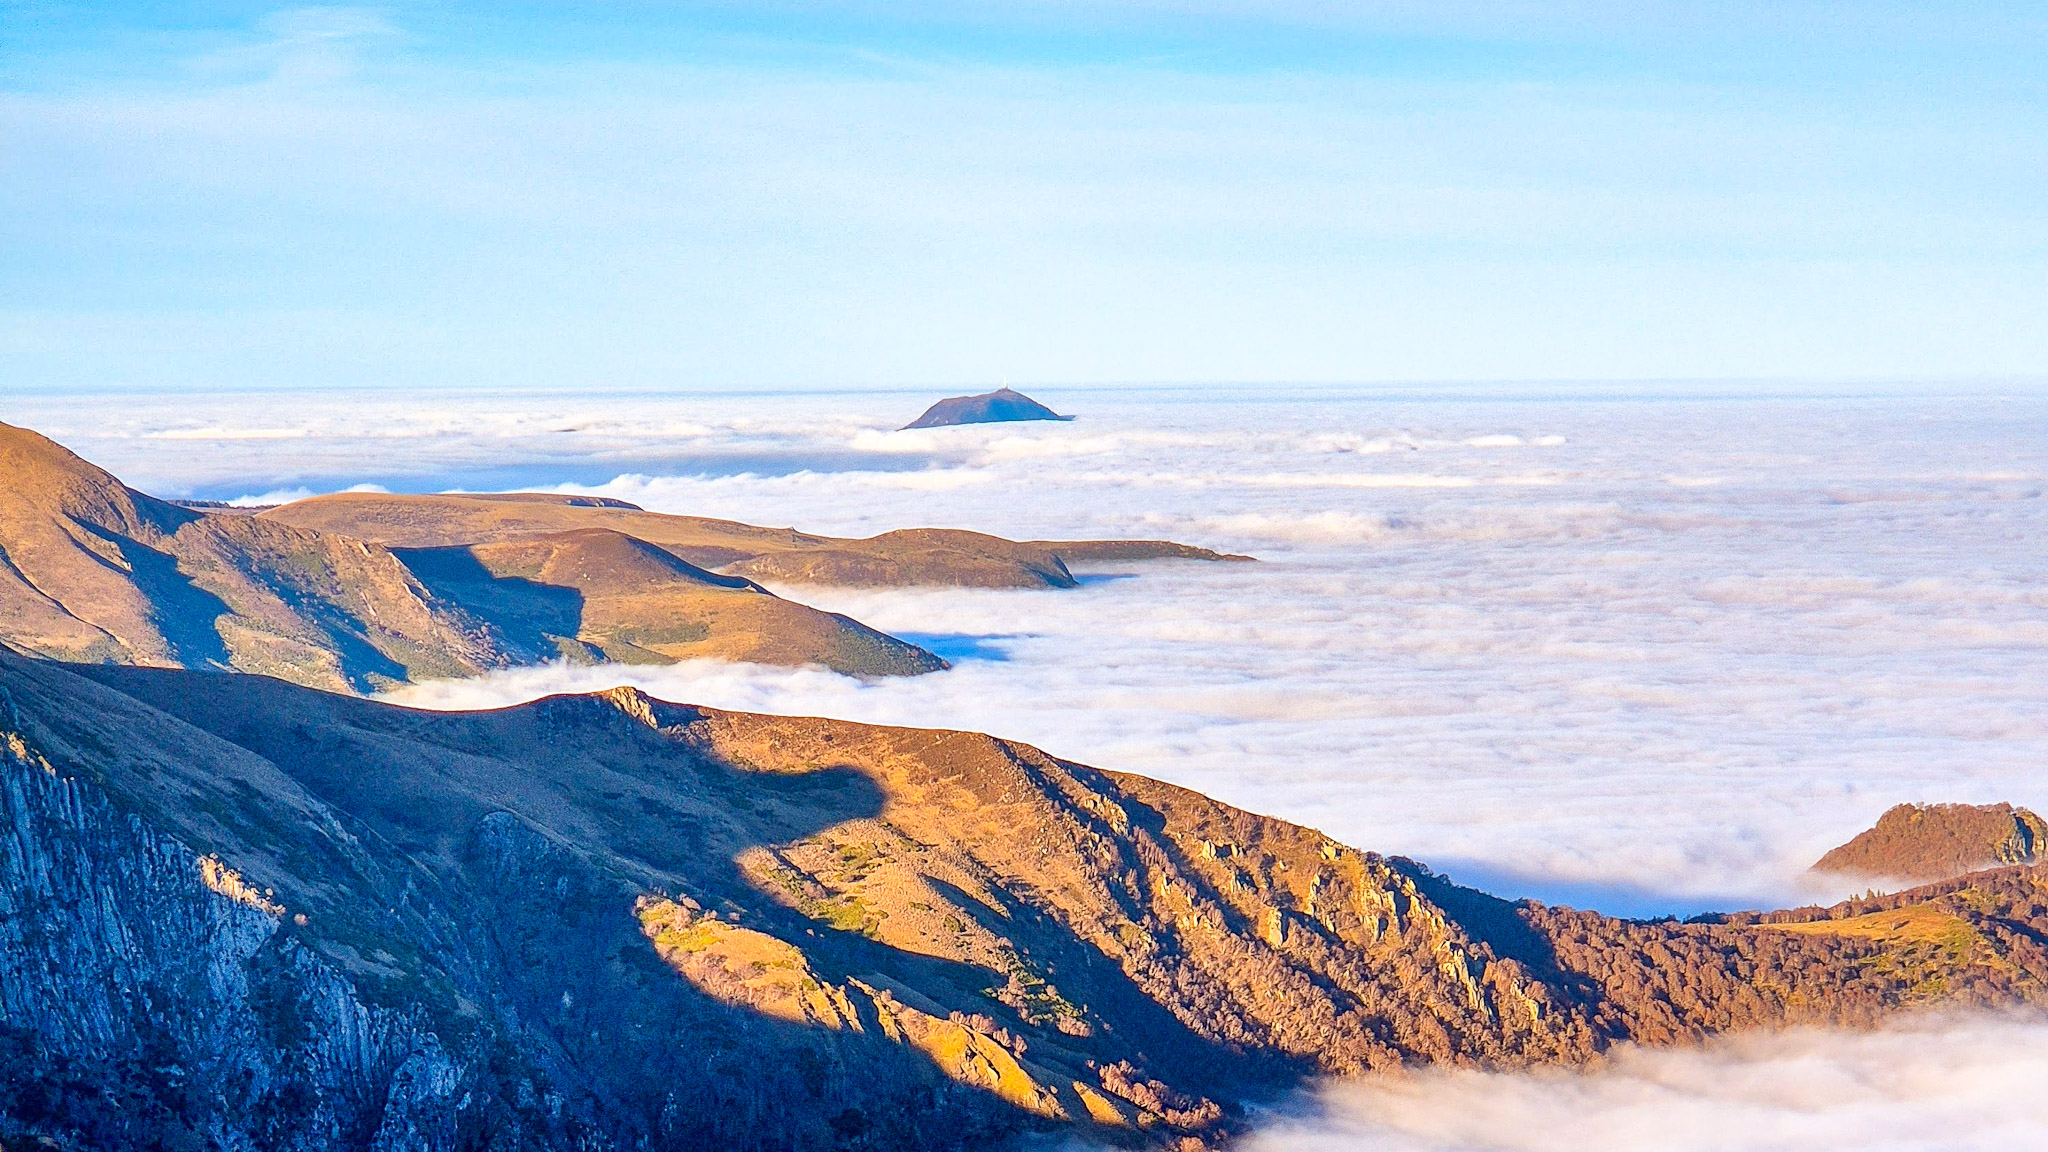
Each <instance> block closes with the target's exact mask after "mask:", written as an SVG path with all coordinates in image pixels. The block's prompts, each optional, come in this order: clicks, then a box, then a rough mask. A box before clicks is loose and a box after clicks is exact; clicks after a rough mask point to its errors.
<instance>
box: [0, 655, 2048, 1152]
mask: <svg viewBox="0 0 2048 1152" xmlns="http://www.w3.org/2000/svg"><path fill="white" fill-rule="evenodd" d="M0 809H4V811H0V912H4V915H0V933H4V934H5V935H4V939H0V1140H6V1141H8V1142H9V1146H12V1145H13V1143H14V1142H21V1141H27V1140H43V1141H47V1142H48V1143H49V1145H51V1146H55V1147H62V1148H96V1147H112V1146H135V1147H140V1146H149V1147H163V1148H183V1147H193V1148H197V1147H220V1148H250V1149H255V1148H262V1149H316V1148H317V1149H330V1148H333V1149H339V1148H378V1149H386V1148H388V1149H398V1148H405V1149H443V1148H446V1149H455V1148H463V1149H500V1148H502V1149H512V1148H522V1149H526V1148H537V1149H556V1148H560V1149H568V1148H576V1149H627V1148H636V1149H637V1148H650V1149H651V1148H675V1149H684V1148H688V1149H699V1148H702V1149H713V1148H716V1149H764V1150H765V1149H785V1148H871V1149H884V1148H886V1149H927V1148H932V1149H936V1148H969V1147H986V1146H988V1145H990V1144H991V1143H993V1142H996V1141H1000V1140H1003V1139H1006V1138H1009V1137H1012V1136H1017V1135H1021V1134H1028V1133H1033V1132H1057V1131H1061V1130H1079V1131H1083V1132H1085V1133H1087V1134H1088V1136H1089V1137H1090V1138H1091V1139H1095V1140H1099V1141H1102V1142H1106V1143H1109V1144H1121V1145H1127V1146H1132V1147H1140V1146H1143V1147H1176V1146H1177V1147H1196V1146H1203V1145H1212V1146H1213V1145H1219V1144H1222V1143H1226V1142H1227V1141H1228V1140H1229V1139H1230V1138H1231V1136H1232V1135H1233V1134H1234V1133H1236V1132H1238V1131H1240V1130H1241V1129H1242V1127H1243V1125H1244V1123H1245V1117H1246V1112H1245V1108H1246V1107H1247V1106H1248V1105H1252V1104H1256V1103H1257V1102H1259V1101H1262V1100H1270V1099H1272V1098H1274V1097H1275V1096H1276V1095H1278V1094H1280V1093H1284V1092H1286V1091H1287V1090H1289V1089H1290V1088H1292V1087H1293V1086H1295V1085H1297V1084H1299V1083H1300V1082H1302V1080H1303V1079H1304V1078H1305V1077H1309V1076H1314V1075H1322V1074H1338V1075H1348V1074H1359V1073H1367V1072H1371V1071H1374V1070H1383V1069H1389V1068H1394V1067H1397V1066H1402V1065H1410V1064H1426V1063H1444V1064H1452V1065H1460V1066H1475V1067H1524V1066H1533V1065H1549V1064H1566V1065H1568V1064H1577V1063H1582V1062H1585V1061H1588V1060H1593V1059H1597V1058H1598V1056H1599V1054H1600V1053H1601V1052H1603V1051H1604V1050H1606V1049H1607V1048H1609V1047H1610V1046H1612V1045H1614V1044H1616V1043H1619V1042H1623V1041H1631V1040H1633V1041H1640V1042H1646V1043H1688V1042H1694V1041H1697V1040H1699V1039H1702V1038H1704V1037H1707V1036H1710V1035H1713V1034H1715V1033H1719V1032H1724V1031H1728V1030H1733V1029H1740V1028H1753V1027H1768V1026H1774V1025H1783V1024H1789V1023H1827V1024H1840V1025H1852V1026H1853V1025H1863V1024H1868V1023H1872V1022H1874V1021H1877V1020H1879V1019H1882V1018H1883V1017H1884V1016H1886V1015H1887V1014H1889V1013H1892V1012H1896V1011H1899V1010H1902V1009H1908V1008H1915V1007H1924V1006H1930V1005H1944V1004H1957V1005H2004V1004H2018V1003H2040V1002H2042V1001H2043V1000H2044V998H2048V988H2044V983H2043V981H2044V979H2048V885H2044V883H2043V881H2042V877H2041V875H2040V874H2039V872H2038V871H2037V870H2036V869H2034V868H2031V867H2019V866H2016V867H2006V868H2001V869H1996V870H1992V871H1987V872H1980V873H1976V874H1973V875H1971V876H1968V877H1965V878H1962V879H1956V880H1948V881H1944V882H1942V883H1940V884H1937V885H1933V886H1930V887H1926V888H1921V889H1916V890H1914V891H1911V892H1906V893H1901V894H1898V895H1895V896H1889V897H1883V898H1875V899H1869V900H1862V901H1852V902H1847V903H1844V904H1841V905H1837V906H1835V907H1833V908H1825V909H1822V908H1809V909H1799V910H1792V911H1785V912H1775V913H1750V914H1740V915H1731V916H1724V917H1715V918H1707V919H1702V920H1700V921H1698V922H1692V923H1677V922H1671V921H1659V922H1640V921H1626V920H1617V919H1613V918H1610V917H1605V916H1600V915H1597V914H1594V913H1588V912H1578V911H1574V910H1571V909H1566V908H1553V907H1545V906H1542V905H1538V904H1534V903H1529V902H1521V903H1510V902H1507V901H1503V900H1498V899H1495V898H1493V897H1490V896H1487V895H1485V894H1483V893H1480V892H1477V891H1474V890H1471V889H1468V888H1464V887H1460V886H1458V885H1456V884H1454V883H1451V882H1450V881H1448V880H1446V879H1444V878H1443V877H1441V876H1438V875H1436V874H1434V873H1432V872H1431V871H1430V870H1429V869H1428V868H1426V867H1424V866H1422V865H1420V864H1417V863H1415V862H1412V861H1408V860H1404V859H1399V858H1389V857H1383V856H1380V855H1376V854H1374V853H1371V852H1364V851H1358V850H1355V849H1353V848H1350V847H1347V846H1344V845H1341V844H1338V843H1335V842H1333V841H1331V840H1330V839H1329V838H1327V837H1325V836H1323V835H1321V834H1320V833H1317V832H1315V831H1313V830H1311V829H1307V828H1302V827H1299V826H1296V825H1292V824H1288V823H1286V822H1284V821H1280V820H1275V819H1270V818H1266V817H1262V816H1258V815H1254V814H1252V813H1248V812H1244V811H1241V810H1238V809H1234V808H1231V807H1229V806H1227V805H1224V804H1220V803H1217V802H1215V801H1213V800H1209V799H1207V798H1205V797H1203V796H1200V795H1198V794H1195V793H1192V792H1189V791H1186V790H1184V789H1180V788H1175V787H1172V786H1169V785H1166V784H1162V783H1159V782H1156V781H1152V780H1148V779H1145V778H1143V777H1137V776H1130V775H1125V774H1120V773H1115V772H1105V771H1101V770H1097V769H1094V768H1089V767H1086V766H1084V765H1080V764H1075V763H1071V762H1067V761H1062V760H1059V759H1057V758H1055V757H1052V756H1048V755H1046V754H1045V753H1043V752H1040V751H1038V750H1036V749H1034V748H1030V747H1027V746H1024V745H1020V744H1015V743H1012V742H1008V741H1003V740H998V739H994V738H991V737H988V736H982V735H978V734H974V733H967V732H950V731H936V730H922V729H909V728H882V727H873V726H866V725H860V724H852V723H844V722H838V721H830V720H816V719H802V718H789V717H773V716H758V715H747V714H741V713H730V712H720V711H715V710H711V709H704V708H696V707H690V706H685V705H677V704H668V703H664V702H661V701H657V700H652V699H649V698H647V697H645V696H643V695H641V694H638V693H636V692H632V691H629V690H619V691H614V692H608V693H603V694H599V695H593V696H573V697H557V698H552V699H547V700H542V701H538V702H535V703H532V704H528V705H523V706H520V707H515V708H508V709H503V710H499V711H494V712H481V713H427V712H418V711H412V710H408V709H403V708H397V707H392V706H388V705H383V704H378V703H375V702H371V701H367V700H363V699H359V698H355V697H350V696H344V695H336V694H330V693H324V692H318V691H313V690H310V689H307V688H303V687H299V686H296V685H292V684H287V683H284V682H281V681H278V680H273V679H269V678H265V677H259V676H237V675H224V674H217V673H202V672H190V671H180V670H169V669H154V668H138V667H123V666H113V665H67V664H59V663H56V662H53V661H47V660H30V659H26V658H22V657H18V656H13V655H7V654H0Z"/></svg>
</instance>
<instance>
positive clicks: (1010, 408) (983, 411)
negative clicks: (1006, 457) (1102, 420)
mask: <svg viewBox="0 0 2048 1152" xmlns="http://www.w3.org/2000/svg"><path fill="white" fill-rule="evenodd" d="M1072 419H1073V417H1072V416H1062V415H1060V414H1059V413H1057V412H1055V411H1053V410H1052V409H1050V408H1047V407H1046V406H1045V405H1043V404H1040V403H1039V402H1038V401H1036V400H1033V399H1032V398H1031V397H1029V396H1026V395H1025V394H1023V393H1022V392H1019V391H1016V390H1015V389H1013V388H1011V387H1009V386H1008V385H1004V386H1003V387H1001V388H998V389H996V390H995V391H993V392H983V393H981V394H980V395H978V396H949V397H947V398H946V399H944V400H941V401H939V402H938V403H937V404H934V405H932V406H931V407H929V408H927V409H925V410H924V415H922V416H919V417H918V418H917V419H915V420H912V421H911V422H910V423H908V424H905V425H904V426H903V428H902V430H903V431H909V430H910V429H912V428H947V427H951V426H952V425H955V424H1000V423H1007V422H1009V421H1015V420H1072Z"/></svg>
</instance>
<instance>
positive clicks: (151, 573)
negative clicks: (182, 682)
mask: <svg viewBox="0 0 2048 1152" xmlns="http://www.w3.org/2000/svg"><path fill="white" fill-rule="evenodd" d="M83 527H84V528H85V529H86V531H88V532H91V533H93V534H94V535H95V536H98V537H99V538H101V539H102V540H105V541H107V542H108V543H110V544H112V545H114V546H115V547H116V548H119V549H120V550H121V559H122V560H124V561H126V562H127V564H128V577H129V579H131V580H133V581H134V582H135V586H136V588H137V589H139V590H140V591H141V592H142V594H143V596H145V597H146V598H148V600H149V602H150V604H151V605H152V606H153V607H154V608H155V611H154V613H152V615H151V617H150V622H151V623H153V624H155V625H156V629H157V631H158V632H161V633H162V634H163V637H164V639H165V640H166V641H167V642H168V643H169V644H170V646H171V651H172V652H173V653H174V654H175V655H176V656H177V659H178V661H179V662H180V663H182V664H187V665H190V666H193V667H201V668H204V667H209V666H210V667H214V668H223V669H225V668H228V667H231V665H230V664H229V660H230V657H229V655H228V648H227V644H226V643H225V642H223V641H222V640H221V637H220V629H219V627H218V621H219V620H220V619H221V617H223V616H230V615H233V614H234V610H233V609H231V608H229V607H228V605H227V602H226V601H224V600H222V599H221V598H220V597H218V596H215V595H214V594H213V593H211V592H208V591H207V590H206V589H204V588H201V587H199V586H198V585H197V584H194V583H193V582H192V579H191V577H189V576H187V575H185V574H184V573H183V572H180V571H179V570H178V561H177V560H176V558H174V557H171V556H168V555H165V554H164V553H162V552H158V551H157V550H156V549H154V548H150V547H148V546H146V545H143V544H140V543H137V542H136V541H134V540H132V539H130V538H128V537H126V536H117V535H115V534H113V533H111V532H104V531H101V530H100V529H98V528H95V527H93V526H91V525H84V526H83Z"/></svg>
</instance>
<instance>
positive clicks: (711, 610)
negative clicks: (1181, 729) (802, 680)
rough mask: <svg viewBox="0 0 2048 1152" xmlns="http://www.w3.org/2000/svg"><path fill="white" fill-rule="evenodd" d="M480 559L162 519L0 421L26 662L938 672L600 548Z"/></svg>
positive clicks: (284, 670) (4, 579)
mask: <svg viewBox="0 0 2048 1152" xmlns="http://www.w3.org/2000/svg"><path fill="white" fill-rule="evenodd" d="M583 503H584V504H585V505H596V504H598V503H601V502H594V501H584V502H583ZM501 553H502V554H501ZM543 553H544V554H545V555H543ZM493 557H495V558H491V557H485V558H478V557H470V558H468V559H469V560H470V561H471V564H470V567H472V568H480V569H481V570H482V572H483V576H482V579H481V581H480V582H479V581H469V582H467V583H464V582H462V581H460V580H453V581H451V580H449V579H447V577H448V575H449V573H450V571H451V565H450V563H449V562H448V560H447V558H436V557H424V558H421V565H422V571H426V570H431V571H433V572H434V573H435V577H434V578H432V579H424V580H423V579H422V572H415V571H414V570H413V569H412V568H410V567H408V565H407V563H405V562H401V560H400V559H399V558H398V557H396V556H394V555H393V554H392V553H391V552H390V551H389V550H388V549H386V548H385V547H383V546H382V545H380V544H376V543H369V542H365V541H362V540H358V539H354V538H351V537H348V536H345V535H339V534H335V533H329V532H322V531H318V530H314V529H309V528H306V527H301V526H297V525H293V524H290V523H286V522H283V521H281V520H276V519H271V518H267V517H262V516H250V515H246V514H239V513H234V512H217V513H216V512H205V511H198V510H194V509H191V508H185V507H179V506H177V505H173V504H170V503H167V502H165V501H161V500H157V499H155V498H153V497H150V496H145V495H143V494H142V493H139V492H136V491H134V490H132V489H130V488H128V487H127V486H125V485H123V484H122V483H121V482H120V481H119V480H116V479H115V478H114V477H113V476H111V475H109V474H108V473H106V472H104V471H102V470H101V469H99V468H96V467H94V466H93V465H91V464H89V463H87V462H86V461H84V460H82V459H80V458H78V457H77V456H75V455H73V454H72V453H70V452H68V451H66V450H65V449H64V448H62V447H60V446H58V445H57V444H55V443H53V442H51V441H49V440H47V439H45V438H44V437H42V436H39V435H37V434H35V433H33V432H30V431H28V430H26V429H21V428H13V427H10V426H7V425H0V637H4V638H5V639H7V640H8V641H10V642H12V643H14V644H15V645H17V646H19V647H21V648H23V649H25V650H27V651H30V652H34V653H37V654H39V655H44V656H50V657H55V658H58V659H66V660H80V661H95V662H111V663H134V664H143V665H159V666H187V667H218V668H232V669H235V670H237V671H243V672H259V673H265V674H269V675H275V676H281V677H285V678H287V679H291V680H295V681H297V682H300V683H304V684H310V685H314V686H317V687H325V688H345V689H353V690H358V691H364V690H372V689H376V688H381V687H386V686H389V685H392V684H397V683H402V682H405V681H409V680H418V679H425V678H435V677H452V676H468V675H475V674H477V673H479V672H482V671H485V670H488V669H493V668H503V667H508V666H511V665H514V664H523V663H532V662H535V661H539V660H543V659H552V658H556V657H559V656H565V655H566V656H568V657H570V658H572V659H577V660H583V661H589V660H594V659H599V658H605V657H607V656H609V657H610V658H615V659H632V660H637V661H641V662H657V663H659V662H667V661H670V660H675V659H682V658H686V657H692V656H717V657H724V658H728V659H737V660H756V661H762V662H768V663H778V664H792V665H795V664H809V663H817V664H823V665H825V666H826V667H829V668H832V669H834V670H835V671H841V672H848V673H853V674H858V675H912V674H916V673H919V672H929V671H933V670H935V669H939V668H943V667H945V662H944V661H942V660H940V659H938V658H937V657H936V656H933V655H932V654H931V653H929V652H926V651H924V650H923V649H921V648H917V647H916V646H914V645H911V644H907V643H904V642H903V641H900V640H897V639H895V638H893V637H890V636H886V635H883V634H882V633H879V632H875V631H874V630H872V629H869V628H866V627H864V626H862V625H860V624H858V623H856V622H854V621H852V620H849V619H847V618H845V617H843V616H837V615H833V614H829V613H824V612H819V611H817V610H815V609H811V608H808V607H805V606H803V605H801V604H797V603H794V602H791V601H788V600H783V599H780V598H778V597H776V596H773V595H771V594H769V593H767V592H766V591H764V590H762V589H761V588H759V587H758V586H755V585H753V584H750V583H748V582H747V581H745V580H738V579H733V578H729V577H720V576H715V575H712V574H711V573H708V572H704V571H702V570H700V569H697V568H694V567H692V566H690V565H688V564H686V563H683V562H682V561H680V560H677V559H676V558H675V557H673V556H671V555H669V554H668V553H666V552H663V551H661V550H659V549H655V548H650V547H648V546H646V545H644V544H641V543H639V542H638V541H634V540H630V539H628V538H626V537H623V536H618V535H617V534H615V533H599V534H597V535H595V536H587V535H571V536H565V537H561V538H558V539H554V540H552V541H539V542H535V543H532V544H530V545H525V546H522V547H521V548H515V549H512V550H510V551H505V550H502V549H501V550H499V552H497V553H493ZM536 557H538V558H536ZM437 560H440V561H441V562H440V563H436V561H437ZM493 564H495V565H496V566H497V568H498V569H501V570H505V571H506V572H508V573H511V575H509V576H507V577H506V578H500V576H499V573H498V572H494V571H493V570H492V565H493ZM457 567H459V565H457ZM529 568H531V569H532V571H528V569H529ZM543 569H544V570H543ZM486 585H487V586H488V588H485V587H484V586H486Z"/></svg>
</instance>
